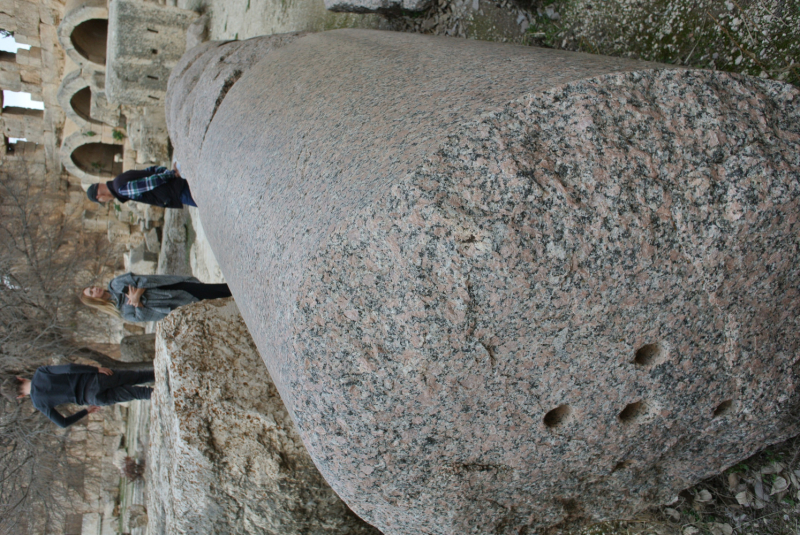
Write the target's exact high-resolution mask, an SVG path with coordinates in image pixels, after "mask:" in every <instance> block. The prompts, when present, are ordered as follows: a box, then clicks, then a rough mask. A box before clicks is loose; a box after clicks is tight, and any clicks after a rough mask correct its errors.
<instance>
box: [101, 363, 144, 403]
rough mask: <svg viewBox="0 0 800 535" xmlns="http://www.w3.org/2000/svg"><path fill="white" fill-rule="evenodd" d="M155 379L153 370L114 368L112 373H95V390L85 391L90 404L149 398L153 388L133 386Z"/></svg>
mask: <svg viewBox="0 0 800 535" xmlns="http://www.w3.org/2000/svg"><path fill="white" fill-rule="evenodd" d="M154 380H155V373H154V372H153V370H141V371H139V370H114V373H113V375H103V374H102V373H99V374H97V390H96V391H89V392H86V401H87V402H88V403H89V404H90V405H113V404H114V403H122V402H124V401H131V400H134V399H150V395H151V394H152V393H153V389H152V388H150V387H149V386H134V385H139V384H142V383H151V382H153V381H154Z"/></svg>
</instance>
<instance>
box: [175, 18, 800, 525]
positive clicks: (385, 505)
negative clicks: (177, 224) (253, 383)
mask: <svg viewBox="0 0 800 535" xmlns="http://www.w3.org/2000/svg"><path fill="white" fill-rule="evenodd" d="M798 98H800V94H798V92H797V91H796V90H795V89H793V88H791V87H789V86H787V85H783V84H780V83H776V82H771V81H765V80H759V79H753V78H748V77H742V76H737V75H730V74H725V73H718V72H704V71H688V70H670V69H665V68H663V67H662V66H658V65H652V64H643V63H640V62H633V61H627V60H622V59H614V58H605V57H600V56H590V55H581V54H570V53H564V52H559V51H553V50H544V49H535V48H524V47H514V46H506V45H497V44H491V43H485V42H475V41H465V40H455V39H452V40H450V39H444V38H432V37H423V36H417V35H398V34H390V33H381V32H369V31H353V30H343V31H334V32H326V33H321V34H310V35H284V36H273V37H264V38H258V39H253V40H250V41H246V42H238V43H220V42H214V43H206V44H204V45H202V46H201V47H198V48H196V49H194V50H193V51H191V52H190V53H188V54H187V55H186V56H185V57H184V59H183V60H182V62H181V63H180V64H179V65H178V66H177V67H176V68H175V70H174V71H173V74H172V77H171V79H170V85H169V88H168V92H167V106H168V110H167V116H168V121H169V129H170V134H171V138H172V140H173V142H174V143H175V147H176V154H177V157H178V158H179V159H180V160H181V161H182V162H185V163H184V165H186V167H187V173H188V174H189V175H191V176H192V177H194V178H193V182H192V189H193V192H195V197H196V198H197V199H198V205H199V206H200V207H201V208H200V210H201V215H202V218H203V224H204V225H205V226H206V231H207V234H208V238H209V240H210V242H211V244H212V246H213V247H214V250H215V252H216V253H217V255H218V259H219V261H220V265H221V266H222V268H223V270H224V272H225V275H226V277H227V279H228V281H229V283H230V285H231V287H232V289H233V292H234V295H235V297H236V302H237V304H238V306H239V308H240V309H241V311H242V315H243V317H244V319H245V321H246V323H247V326H248V328H249V330H250V332H251V333H252V334H253V337H254V339H255V342H256V345H257V346H258V349H259V351H260V353H261V355H262V357H263V358H264V361H265V362H266V364H267V367H268V368H269V371H270V374H271V376H272V378H273V380H274V381H275V385H276V387H277V389H278V391H280V395H281V397H282V399H283V401H284V402H285V403H286V406H287V408H288V411H289V413H290V414H291V415H292V418H293V420H294V422H295V423H296V424H297V429H298V432H299V435H300V436H301V437H302V439H303V442H304V443H305V445H306V447H307V448H308V450H309V452H310V454H311V457H312V458H313V459H314V462H315V463H316V465H317V466H318V467H319V469H320V471H321V473H322V474H323V475H324V477H325V479H327V481H328V482H329V483H330V484H331V485H332V487H333V489H334V490H335V491H336V492H337V493H338V494H339V496H341V497H342V499H343V500H344V501H345V502H346V503H347V504H348V505H349V506H350V507H351V508H352V509H353V511H355V512H356V513H357V514H358V515H359V516H361V517H362V518H364V519H365V520H367V521H368V522H370V523H372V524H373V525H375V526H376V527H377V528H378V529H380V530H381V531H383V532H384V533H387V534H409V535H410V534H418V533H441V534H444V533H519V532H520V530H525V529H527V530H529V532H536V531H539V530H542V529H545V528H553V529H557V528H559V527H565V526H569V525H570V524H572V523H574V522H580V521H584V520H587V519H602V518H609V517H617V518H619V517H625V516H627V515H629V514H633V513H635V512H636V511H639V510H641V509H643V508H644V507H647V506H649V505H652V504H659V503H667V502H670V501H671V500H672V499H673V498H674V497H675V496H676V495H677V493H678V492H680V491H681V490H682V489H684V488H686V487H688V486H690V485H692V484H693V483H695V482H697V481H698V480H700V479H701V478H704V477H707V476H709V475H712V474H715V473H719V472H720V471H721V470H723V469H725V468H727V467H729V466H731V465H732V464H734V463H736V462H737V461H738V460H740V459H743V458H745V457H747V456H749V455H750V454H752V453H753V452H755V451H756V450H758V449H760V448H762V447H764V446H765V445H767V444H770V443H774V442H777V441H780V440H784V439H786V438H787V437H790V436H793V435H795V434H797V433H798V430H800V429H799V428H798V421H797V417H796V415H797V410H796V408H797V404H798V403H800V398H798V389H797V388H798V380H800V377H798V373H799V372H800V369H799V365H798V335H797V333H798V329H797V326H798V325H797V322H798V320H797V318H798V317H800V314H798V313H799V312H800V311H799V310H798V304H800V300H798V283H799V282H800V273H798V270H799V269H800V267H799V266H800V262H798V260H800V258H798V256H799V253H798V244H797V236H798V230H800V229H799V228H798V222H797V213H798V203H799V202H800V180H798V179H800V176H799V175H798V169H800V150H799V149H800V106H798V105H797V102H798V100H797V99H798Z"/></svg>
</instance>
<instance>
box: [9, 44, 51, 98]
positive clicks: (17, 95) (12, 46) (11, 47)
mask: <svg viewBox="0 0 800 535" xmlns="http://www.w3.org/2000/svg"><path fill="white" fill-rule="evenodd" d="M20 48H24V49H25V50H28V49H30V45H23V44H19V43H17V42H16V41H15V40H14V37H13V36H10V35H9V36H8V37H0V50H2V51H3V52H13V53H15V54H16V53H17V50H18V49H20ZM8 106H14V107H17V108H33V109H35V110H43V109H44V103H43V102H39V101H36V100H31V95H30V93H18V92H16V91H8V90H3V107H4V108H5V107H8Z"/></svg>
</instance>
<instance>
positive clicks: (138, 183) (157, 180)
mask: <svg viewBox="0 0 800 535" xmlns="http://www.w3.org/2000/svg"><path fill="white" fill-rule="evenodd" d="M145 171H147V172H149V173H151V174H150V176H148V177H145V178H140V179H139V180H131V181H130V182H128V183H127V184H125V185H124V186H123V187H121V188H120V189H119V194H120V195H122V196H124V197H127V198H129V199H134V200H135V199H138V198H139V197H140V196H141V195H142V193H146V192H148V191H152V190H154V189H156V188H157V187H159V186H163V185H164V184H166V183H167V182H169V181H170V180H172V179H173V178H175V171H171V170H169V169H167V168H166V167H161V166H153V167H148V168H147V169H145Z"/></svg>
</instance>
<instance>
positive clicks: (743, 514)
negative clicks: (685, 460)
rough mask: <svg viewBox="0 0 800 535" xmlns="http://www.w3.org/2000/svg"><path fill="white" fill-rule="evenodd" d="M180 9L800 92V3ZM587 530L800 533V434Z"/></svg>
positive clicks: (272, 28) (225, 35)
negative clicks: (549, 52)
mask: <svg viewBox="0 0 800 535" xmlns="http://www.w3.org/2000/svg"><path fill="white" fill-rule="evenodd" d="M177 4H178V6H180V7H184V8H188V9H200V10H203V11H206V12H207V13H209V15H210V17H211V22H210V34H211V38H212V39H245V38H249V37H254V36H257V35H264V34H269V33H280V32H285V31H294V30H311V31H320V30H325V29H333V28H341V27H361V28H378V29H393V30H399V31H410V32H419V33H427V34H438V35H450V36H455V37H466V38H471V39H484V40H490V41H503V42H511V43H517V44H527V45H534V46H545V47H553V48H561V49H566V50H574V51H582V52H589V53H594V54H606V55H612V56H623V57H632V58H641V59H646V60H651V61H658V62H663V63H670V64H675V65H686V66H690V67H698V68H707V69H719V70H725V71H731V72H738V73H746V74H751V75H754V76H760V77H765V78H771V79H775V80H782V81H786V82H788V83H791V84H793V85H795V86H799V87H800V0H518V1H513V0H498V1H492V2H487V1H486V0H455V1H451V0H434V2H433V5H432V6H431V7H430V8H429V9H428V10H427V11H425V12H422V13H410V12H402V13H401V12H398V13H394V14H391V15H389V16H388V17H381V16H377V15H357V14H333V13H330V12H326V11H325V9H324V5H323V3H322V0H178V1H177ZM798 417H800V415H799V416H798ZM579 533H581V534H585V535H589V534H592V535H600V534H605V535H621V534H626V535H628V534H630V535H632V534H640V535H645V534H663V535H673V534H675V535H700V534H704V535H706V534H708V535H722V534H724V535H730V534H739V535H743V534H798V533H800V439H795V440H792V441H789V442H786V443H783V444H779V445H775V446H772V447H769V448H767V449H766V450H764V451H763V452H762V453H760V454H758V455H756V456H754V457H752V458H750V459H748V460H747V461H745V462H742V463H740V464H738V465H736V466H734V467H732V468H730V469H729V470H727V471H726V472H725V473H724V474H722V475H720V476H718V477H715V478H712V479H710V480H707V481H705V482H703V483H701V484H700V485H697V486H696V487H694V488H691V489H687V490H686V491H685V492H683V493H682V494H681V496H680V497H679V498H678V500H677V502H675V503H674V504H671V505H670V506H668V507H662V508H660V509H658V510H653V511H649V512H647V513H645V514H642V515H640V516H639V517H637V518H630V519H621V520H620V521H617V522H605V523H598V524H596V525H593V526H590V527H588V528H586V529H584V530H581V531H580V532H579Z"/></svg>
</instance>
